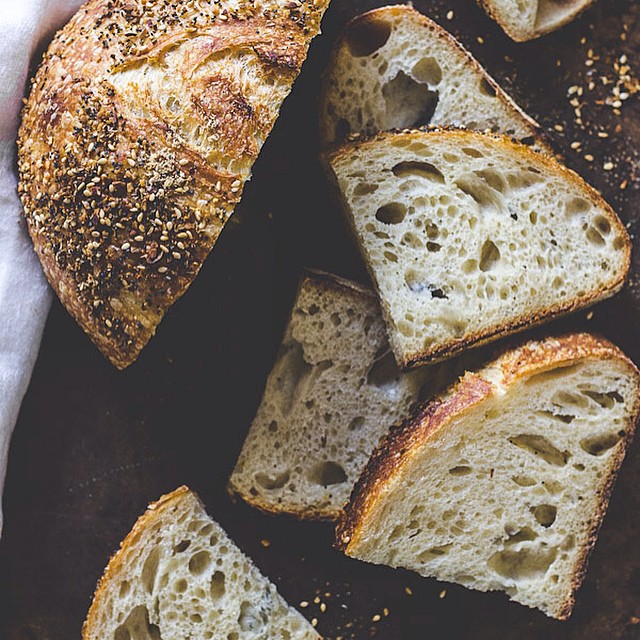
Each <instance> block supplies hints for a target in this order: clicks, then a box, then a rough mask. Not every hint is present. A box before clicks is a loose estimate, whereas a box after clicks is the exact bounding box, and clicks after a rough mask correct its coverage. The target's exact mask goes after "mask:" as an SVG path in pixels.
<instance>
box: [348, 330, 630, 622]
mask: <svg viewBox="0 0 640 640" xmlns="http://www.w3.org/2000/svg"><path fill="white" fill-rule="evenodd" d="M639 393H640V373H639V372H638V370H637V369H636V367H635V366H634V365H633V363H632V362H631V361H630V360H628V359H627V358H626V357H625V356H624V354H623V353H622V352H621V351H620V350H619V349H617V348H616V347H614V346H613V345H612V344H611V343H609V342H607V341H605V340H603V339H599V338H596V337H593V336H590V335H588V334H572V335H568V336H563V337H561V338H548V339H545V340H542V341H540V342H530V343H527V344H525V345H523V346H521V347H520V348H517V349H514V350H511V351H508V352H506V353H505V354H504V355H502V356H501V357H500V358H498V360H496V361H495V362H494V363H492V364H491V365H490V366H488V367H487V368H485V369H483V370H481V371H479V372H478V373H476V374H472V373H468V374H466V375H465V377H464V378H462V379H461V380H460V382H459V383H458V384H457V385H456V386H455V387H454V388H453V389H451V390H450V391H449V393H448V394H446V395H444V396H443V397H441V398H439V399H438V400H435V401H433V402H431V403H430V404H427V405H426V406H424V407H423V408H422V409H421V410H420V411H419V412H418V413H417V414H416V415H415V416H414V417H413V418H412V419H410V420H409V421H407V422H406V423H405V424H404V425H403V426H402V427H401V428H398V429H396V430H393V431H392V433H391V434H390V435H389V437H388V438H387V440H386V441H385V442H384V443H383V444H382V445H381V446H380V447H379V449H378V450H377V451H376V452H375V453H374V455H373V456H372V458H371V460H370V461H369V463H368V465H367V467H366V469H365V471H364V473H363V474H362V476H361V477H360V479H359V480H358V483H357V485H356V488H355V490H354V493H353V495H352V497H351V501H350V502H349V504H348V505H347V507H346V515H345V516H344V518H343V519H342V520H341V522H340V523H339V526H338V531H337V542H338V545H339V546H340V547H341V548H342V549H343V550H344V551H345V552H346V553H347V554H348V555H350V556H353V557H354V558H359V559H361V560H366V561H368V562H373V563H377V564H385V565H390V566H393V567H405V568H408V569H412V570H414V571H417V572H418V573H420V574H422V575H424V576H431V577H435V578H438V579H439V580H446V581H450V582H457V583H460V584H463V585H465V586H466V587H469V588H473V589H479V590H481V591H490V590H503V591H506V592H507V594H508V595H509V596H510V597H511V599H513V600H515V601H517V602H520V603H521V604H524V605H527V606H530V607H538V608H539V609H541V610H542V611H544V612H545V613H546V614H547V615H549V616H553V617H555V618H559V619H565V618H567V617H568V616H569V615H570V613H571V609H572V606H573V604H574V594H575V592H576V590H577V589H578V587H579V586H580V583H581V582H582V579H583V576H584V572H585V569H586V562H587V557H588V555H589V552H590V551H591V548H592V547H593V545H594V543H595V540H596V536H597V533H598V529H599V527H600V523H601V521H602V518H603V516H604V513H605V511H606V508H607V503H608V499H609V494H610V491H611V488H612V485H613V482H614V479H615V476H616V473H617V471H618V468H619V466H620V464H621V463H622V460H623V458H624V455H625V452H626V449H627V446H628V444H629V442H630V440H631V438H632V436H633V432H634V428H635V422H636V419H637V415H638V410H639V397H640V396H639Z"/></svg>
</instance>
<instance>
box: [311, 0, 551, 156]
mask: <svg viewBox="0 0 640 640" xmlns="http://www.w3.org/2000/svg"><path fill="white" fill-rule="evenodd" d="M426 124H433V125H447V126H449V125H453V126H459V127H465V128H467V129H480V130H485V129H487V130H491V131H497V132H501V133H504V134H507V135H509V136H511V137H514V138H519V139H528V140H530V141H531V142H533V143H534V144H535V146H537V147H538V148H541V149H546V148H547V146H546V144H545V143H544V141H543V140H542V139H541V137H540V136H541V129H540V127H539V125H538V124H537V123H536V122H535V121H534V120H532V119H531V118H530V117H529V116H528V115H527V114H526V113H524V112H523V111H522V110H521V109H520V108H519V107H518V106H517V105H516V104H515V103H514V101H513V100H512V99H511V98H510V97H509V96H508V95H507V94H506V93H505V92H504V91H503V90H502V89H501V88H500V87H499V86H498V85H497V84H496V82H495V81H494V80H493V78H491V76H489V74H488V73H487V72H486V71H485V70H484V69H483V68H482V66H481V65H480V64H479V63H478V62H477V61H476V60H475V59H474V58H473V56H472V55H471V54H470V53H469V52H468V51H466V50H465V49H464V47H463V46H462V45H461V44H460V43H459V42H458V41H457V40H456V39H455V38H454V37H453V36H452V35H451V34H450V33H448V32H447V31H445V30H444V29H443V28H442V27H440V26H439V25H438V24H436V23H435V22H433V21H432V20H430V19H429V18H427V17H425V16H423V15H422V14H421V13H418V12H417V11H415V10H414V9H412V8H411V7H408V6H405V5H396V6H389V7H382V8H380V9H374V10H373V11H368V12H367V13H364V14H362V15H360V16H358V17H356V18H354V19H353V20H352V21H351V22H350V23H349V24H348V26H347V28H346V30H345V32H344V34H343V35H342V37H341V39H340V40H339V41H338V43H337V45H336V47H335V49H334V52H333V55H332V58H331V61H330V62H329V65H328V67H327V70H326V72H325V76H324V82H323V92H322V96H321V98H320V141H321V144H322V145H323V146H324V147H328V146H331V145H334V144H336V143H341V142H343V141H344V140H345V139H346V137H347V136H348V135H349V134H354V133H360V134H365V135H371V134H373V133H376V132H378V131H386V130H390V129H405V128H415V127H418V126H423V125H426Z"/></svg>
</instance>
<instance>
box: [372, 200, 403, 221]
mask: <svg viewBox="0 0 640 640" xmlns="http://www.w3.org/2000/svg"><path fill="white" fill-rule="evenodd" d="M406 215H407V207H405V206H404V205H403V204H402V203H400V202H390V203H389V204H385V205H383V206H382V207H380V208H379V209H378V210H377V211H376V219H377V220H378V221H379V222H382V223H383V224H400V223H401V222H402V221H403V220H404V218H405V216H406Z"/></svg>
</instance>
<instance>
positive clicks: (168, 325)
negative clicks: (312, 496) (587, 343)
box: [0, 0, 640, 640]
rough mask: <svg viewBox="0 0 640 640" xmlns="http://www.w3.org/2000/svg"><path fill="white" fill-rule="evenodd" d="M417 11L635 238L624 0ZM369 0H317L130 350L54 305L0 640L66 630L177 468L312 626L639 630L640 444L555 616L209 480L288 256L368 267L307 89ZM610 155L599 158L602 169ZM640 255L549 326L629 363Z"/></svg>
mask: <svg viewBox="0 0 640 640" xmlns="http://www.w3.org/2000/svg"><path fill="white" fill-rule="evenodd" d="M414 4H415V7H416V8H417V9H419V10H421V11H423V12H424V13H426V14H427V15H429V16H431V17H433V18H434V19H436V20H437V21H438V22H440V23H441V24H443V25H444V26H445V27H446V28H448V29H449V30H451V31H452V32H453V33H454V34H455V35H456V36H458V37H459V38H460V39H461V41H462V42H463V43H464V44H465V45H466V46H467V47H468V48H469V49H470V50H471V51H472V52H473V53H474V55H475V56H476V57H477V58H478V59H479V60H480V61H481V62H482V63H483V64H484V65H485V66H486V67H487V68H488V69H489V71H490V72H491V73H492V74H493V75H494V76H495V77H496V79H497V80H498V81H499V82H501V83H502V84H503V86H504V87H505V88H506V89H507V91H509V92H510V93H511V95H512V96H513V97H514V98H515V99H516V101H517V102H519V104H520V105H521V106H522V107H523V108H524V109H525V110H527V111H528V112H529V113H530V114H531V115H533V116H534V117H536V118H537V119H538V120H539V121H540V122H541V124H542V125H543V126H544V127H545V129H547V130H548V131H549V133H550V135H551V138H552V140H553V142H554V144H555V145H556V147H557V149H558V151H559V152H560V153H562V154H563V155H564V156H565V157H566V161H567V163H568V164H569V166H571V167H572V168H574V169H576V170H577V171H579V172H580V173H581V174H582V175H583V176H584V177H585V178H586V179H587V180H588V181H590V182H591V183H592V184H593V185H594V186H596V187H597V188H599V189H600V190H601V191H602V192H603V194H604V195H605V197H606V198H607V199H608V200H609V202H610V203H611V204H612V205H613V206H614V208H616V209H617V211H618V212H619V213H620V215H621V217H622V218H623V220H624V221H625V222H626V223H627V224H628V225H629V230H630V233H631V234H632V235H635V232H636V230H637V227H638V220H639V217H640V216H639V214H638V205H640V194H639V185H638V182H637V180H636V172H637V171H638V167H639V166H640V165H639V162H638V154H637V151H636V150H637V149H638V147H640V118H639V115H640V103H639V102H638V97H637V96H634V95H632V96H631V97H630V98H629V99H628V100H627V101H626V102H625V104H624V105H623V107H622V108H621V109H619V110H618V111H619V112H618V113H616V112H615V110H614V107H612V106H611V105H610V104H607V98H610V97H611V95H612V86H613V85H611V84H603V82H602V80H601V78H602V77H606V78H608V79H609V81H613V82H614V83H615V81H616V79H617V78H618V75H619V73H618V71H616V69H615V62H616V61H618V62H619V59H620V56H622V55H626V56H627V60H628V62H627V64H628V66H630V67H631V69H632V70H636V71H637V72H638V73H640V6H639V4H638V3H637V2H635V0H601V1H600V2H598V3H596V5H595V6H594V7H592V9H591V10H589V11H588V12H587V13H585V14H584V15H583V16H582V18H580V19H579V20H577V21H576V22H575V23H573V24H572V25H570V26H568V27H566V28H564V29H562V30H561V31H560V32H557V33H555V34H552V35H550V36H547V37H545V38H542V39H540V40H538V41H535V42H532V43H527V44H519V45H518V44H514V43H513V42H511V41H510V40H509V39H508V38H507V37H506V36H505V35H504V34H503V33H502V32H501V31H500V29H499V28H498V27H497V26H496V25H495V24H494V23H493V22H491V21H490V20H489V19H488V18H487V17H486V15H485V14H484V13H483V12H482V11H481V10H480V9H479V8H478V7H477V6H476V5H475V4H474V3H473V2H472V1H471V0H447V1H446V2H443V1H441V0H433V1H428V0H424V1H418V0H416V2H415V3H414ZM379 5H381V3H380V2H364V1H362V2H360V1H354V0H348V1H347V0H334V2H333V5H332V6H331V7H330V9H329V11H328V12H327V15H326V18H325V21H324V33H323V35H322V36H321V37H319V38H318V39H317V40H316V41H315V42H314V44H313V46H312V49H311V52H310V56H309V59H308V61H307V63H306V65H305V67H304V70H303V72H302V75H301V77H300V79H299V80H298V82H297V83H296V86H295V89H294V91H293V93H292V95H291V96H290V98H289V99H288V100H287V102H286V104H285V106H284V108H283V110H282V115H281V117H280V119H279V121H278V123H277V125H276V128H275V130H274V132H273V135H272V136H271V138H270V139H269V141H268V142H267V144H266V145H265V148H264V151H263V153H262V155H261V157H260V159H259V161H258V163H257V164H256V167H255V172H254V178H253V180H252V182H251V184H250V185H249V187H248V188H247V190H246V194H245V197H244V199H243V202H242V204H241V206H240V208H239V210H238V213H237V215H236V221H235V222H234V223H232V224H230V225H228V228H227V229H226V230H225V232H224V233H223V235H222V237H221V238H220V240H219V242H218V245H217V246H216V248H215V249H214V251H213V253H212V255H211V256H210V258H209V259H208V261H207V262H206V264H205V266H204V268H203V270H202V273H201V274H200V276H199V277H198V279H197V281H196V282H195V283H194V285H193V286H192V287H191V289H190V290H189V292H188V293H187V294H186V295H185V296H184V298H183V299H182V300H181V301H180V302H179V303H178V304H176V305H175V307H174V308H173V309H172V310H171V311H170V312H169V314H168V315H167V317H166V319H165V320H164V322H163V323H162V325H161V326H160V329H159V331H158V334H157V336H156V337H155V338H154V339H153V340H152V342H151V343H150V345H149V346H148V348H147V349H146V350H145V351H144V352H143V354H142V356H141V357H140V359H139V360H138V362H137V363H136V364H134V365H133V366H132V367H131V368H129V369H128V370H127V371H125V372H122V373H119V372H117V371H116V370H115V369H113V368H112V367H111V366H110V365H109V364H107V362H106V361H104V360H103V359H102V357H101V356H100V354H99V353H98V352H97V351H96V349H95V348H94V347H93V346H92V345H91V344H90V342H89V340H88V339H87V338H86V337H85V336H84V335H83V333H82V332H81V331H80V330H79V329H78V328H77V326H76V325H75V324H74V322H73V321H72V320H71V318H70V317H69V316H68V315H67V314H66V312H65V311H64V310H63V309H62V308H61V306H60V305H59V304H58V303H57V302H55V303H54V305H53V309H52V312H51V315H50V317H49V321H48V324H47V328H46V331H45V335H44V340H43V343H42V350H41V353H40V357H39V360H38V363H37V365H36V368H35V371H34V375H33V380H32V383H31V387H30V389H29V392H28V394H27V396H26V398H25V401H24V405H23V407H22V412H21V414H20V418H19V421H18V424H17V427H16V431H15V435H14V439H13V443H12V446H11V451H10V459H9V469H8V476H7V483H6V492H5V499H4V513H5V530H4V537H3V539H2V542H1V543H0V616H1V619H0V638H3V639H4V638H6V639H9V640H28V639H31V638H34V639H35V638H37V639H38V640H49V639H55V640H59V639H63V638H65V639H66V638H77V637H79V635H80V629H81V624H82V621H83V619H84V616H85V614H86V611H87V609H88V607H89V603H90V601H91V596H92V593H93V589H94V586H95V583H96V581H97V580H98V578H99V577H100V575H101V573H102V570H103V568H104V566H105V565H106V562H107V560H108V558H109V556H110V555H111V554H112V553H113V551H114V550H115V549H116V548H117V545H118V543H119V542H120V540H121V539H122V538H123V537H124V536H125V534H126V533H127V532H128V531H129V529H130V527H131V525H132V524H133V522H134V521H135V519H136V518H137V517H138V516H139V515H140V514H141V513H142V512H143V510H144V509H145V507H146V505H147V503H148V502H149V501H151V500H154V499H156V498H158V497H159V496H160V495H161V494H162V493H165V492H168V491H171V490H173V489H174V488H176V487H177V486H178V485H180V484H183V483H186V484H188V485H189V486H191V487H192V488H193V489H196V490H197V491H198V492H199V493H200V495H201V496H202V497H203V499H204V501H205V502H206V505H207V508H208V510H209V512H210V513H211V514H212V516H214V517H215V518H216V519H217V520H219V521H220V522H221V523H222V524H223V526H224V527H225V528H226V529H227V531H228V532H229V533H230V535H231V536H232V538H234V539H235V540H236V541H237V542H238V543H239V545H240V546H241V547H242V548H243V549H244V550H245V551H246V552H247V553H248V554H249V555H250V556H251V557H252V558H253V559H254V560H255V562H256V563H257V565H258V566H259V567H260V568H261V569H262V570H263V571H264V573H265V574H266V575H267V576H269V577H270V578H271V579H272V580H273V581H274V582H275V583H276V584H277V585H278V587H279V589H280V591H281V592H282V593H283V594H284V596H285V597H286V598H287V599H288V600H289V601H290V602H291V603H292V604H294V605H298V604H299V603H300V602H301V601H308V602H309V603H310V604H309V606H308V607H306V608H304V609H302V610H303V612H304V614H305V615H306V616H307V617H308V618H310V619H311V618H314V617H315V618H317V620H318V629H319V631H320V632H321V633H323V634H324V635H325V636H326V637H327V638H338V637H343V638H368V637H377V638H381V639H402V640H411V639H413V638H416V639H417V638H430V637H440V638H455V639H458V638H460V639H462V638H474V639H477V640H481V639H485V638H486V639H492V640H495V639H511V638H514V639H515V638H517V639H518V640H528V639H533V638H544V639H549V640H552V639H576V640H577V639H580V640H582V639H585V640H595V639H603V640H605V639H606V640H612V639H618V638H619V639H623V638H624V639H625V640H631V639H634V638H640V545H639V544H638V538H639V536H640V491H639V490H638V487H639V486H640V440H638V441H637V442H636V443H635V444H634V445H633V446H632V448H631V450H630V452H629V455H628V457H627V460H626V462H625V464H624V466H623V468H622V471H621V474H620V477H619V480H618V483H617V485H616V488H615V490H614V493H613V498H612V501H611V506H610V509H609V513H608V515H607V517H606V519H605V522H604V526H603V528H602V532H601V534H600V538H599V540H598V543H597V545H596V548H595V551H594V553H593V556H592V558H591V562H590V565H589V570H588V573H587V578H586V581H585V583H584V585H583V587H582V589H581V590H580V592H579V595H578V602H577V606H576V609H575V612H574V614H573V616H572V618H571V619H570V620H569V621H568V622H565V623H561V622H557V621H553V620H550V619H547V618H546V617H545V616H544V615H542V614H541V613H538V612H536V611H533V610H528V609H526V608H524V607H521V606H519V605H517V604H514V603H510V602H508V600H507V599H506V597H505V596H504V595H502V594H497V593H493V594H483V593H477V592H472V591H468V590H466V589H463V588H462V587H458V586H455V585H446V584H443V583H439V582H437V581H435V580H425V579H421V578H420V577H418V576H417V575H414V574H411V573H409V572H405V571H401V570H392V569H388V568H385V567H376V566H369V565H365V564H362V563H359V562H356V561H354V560H350V559H347V558H345V557H343V556H341V555H340V554H339V553H338V552H337V551H335V550H333V549H332V547H331V541H332V528H331V527H330V526H329V525H326V524H315V523H300V522H296V521H294V520H292V519H289V518H276V517H269V516H265V515H262V514H260V513H258V512H256V511H253V510H252V509H250V508H248V507H246V506H245V505H243V504H232V503H231V502H230V500H229V499H228V497H227V496H226V494H225V490H224V487H225V484H226V479H227V477H228V475H229V472H230V470H231V468H232V465H233V464H234V462H235V459H236V456H237V454H238V451H239V449H240V446H241V444H242V440H243V437H244V434H245V433H246V431H247V428H248V426H249V423H250V421H251V418H252V416H253V413H254V411H255V409H256V407H257V404H258V402H259V399H260V394H261V391H262V385H263V384H264V381H265V377H266V374H267V372H268V370H269V367H270V365H271V363H272V361H273V358H274V355H275V352H276V349H277V347H278V344H279V340H280V336H281V333H282V331H283V327H284V323H285V321H286V317H287V314H288V310H289V306H290V303H291V300H292V297H293V294H294V290H295V285H296V281H297V278H298V276H299V273H300V269H301V267H303V266H314V267H322V268H325V269H329V270H332V271H335V272H337V273H340V274H342V275H345V276H351V277H356V278H360V279H365V278H366V275H365V272H364V269H363V266H362V264H361V262H360V260H359V257H358V255H357V252H356V251H355V249H354V248H353V245H352V243H351V240H350V238H349V236H348V234H347V233H346V232H345V228H344V226H343V223H342V220H341V217H340V215H339V213H338V212H337V211H336V210H335V207H333V206H332V204H331V201H330V199H329V196H328V193H327V189H326V186H325V183H324V180H323V176H322V173H321V171H320V167H319V164H318V161H317V140H316V110H315V103H316V99H317V96H318V92H319V79H320V74H321V71H322V69H323V67H324V65H325V63H326V60H327V57H328V53H329V50H330V47H331V45H332V42H333V41H334V40H335V38H336V37H337V35H338V33H339V31H340V29H341V28H342V26H343V25H344V24H345V22H346V21H347V20H348V18H350V17H351V16H353V15H355V14H356V13H358V12H359V11H361V10H365V9H369V8H372V7H375V6H379ZM450 11H453V19H449V18H448V17H447V14H449V12H450ZM449 15H450V14H449ZM588 60H592V62H588ZM590 80H593V81H594V84H595V87H594V88H593V89H592V90H589V89H588V85H589V81H590ZM572 86H578V87H583V88H584V93H583V95H582V96H581V97H578V99H579V102H580V108H581V113H582V124H580V123H578V122H576V113H575V111H574V109H575V105H572V104H571V103H570V100H571V99H572V97H576V96H569V95H568V90H569V88H570V87H572ZM609 102H611V100H609ZM556 125H560V126H561V127H562V130H561V131H559V130H556V129H555V128H554V127H555V126H556ZM598 132H601V133H602V132H604V133H606V134H608V137H599V136H598ZM574 142H580V143H581V146H580V148H579V149H574V148H572V143H574ZM573 146H574V147H575V145H573ZM588 154H590V155H591V156H593V160H592V161H589V160H588V159H585V155H588ZM607 161H611V162H613V163H614V165H615V166H614V169H613V170H611V171H604V170H603V165H604V163H605V162H607ZM625 181H626V185H625ZM621 185H624V186H626V188H622V187H621ZM639 267H640V265H639V258H638V252H637V251H636V252H635V254H634V267H633V275H632V278H631V282H630V284H629V285H628V286H627V288H626V289H625V290H624V291H623V292H622V293H621V294H620V295H618V296H617V297H616V298H615V299H613V300H611V301H608V302H605V303H603V304H600V305H598V306H597V307H595V308H594V309H593V316H592V317H591V316H590V315H587V313H586V312H584V311H583V312H580V313H578V314H576V315H574V316H573V317H571V318H568V319H565V320H561V321H559V322H556V323H553V324H552V325H548V327H547V330H560V329H566V328H581V329H585V328H586V329H593V330H596V331H599V332H601V333H603V334H604V335H606V336H608V337H609V338H610V339H612V340H614V341H615V342H617V343H618V344H619V345H620V346H622V347H623V348H624V349H625V350H626V351H627V353H628V354H629V355H630V356H631V357H632V358H634V359H635V360H636V361H637V362H639V361H640V343H639V341H638V339H637V338H638V320H639V317H640V293H639V290H638V275H639V274H640V269H639ZM266 540H268V541H269V543H270V544H267V543H266V542H264V541H266ZM409 592H410V593H409ZM314 599H315V600H316V601H315V602H314ZM321 602H324V603H325V604H326V605H327V606H326V611H325V612H322V611H321V608H320V603H321ZM385 612H387V613H388V615H385ZM376 615H379V616H380V620H379V621H374V617H375V616H376ZM376 620H377V618H376ZM165 640H174V639H165ZM194 640H195V639H194Z"/></svg>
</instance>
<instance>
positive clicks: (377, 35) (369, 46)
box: [345, 15, 391, 58]
mask: <svg viewBox="0 0 640 640" xmlns="http://www.w3.org/2000/svg"><path fill="white" fill-rule="evenodd" d="M390 36H391V25H390V24H389V23H388V22H387V21H385V20H380V19H378V18H376V17H375V16H370V15H369V16H367V15H365V16H363V17H361V18H360V19H358V20H355V21H354V22H352V23H351V25H349V28H348V30H347V33H346V37H345V40H346V43H347V47H348V48H349V52H350V53H351V55H352V56H353V57H354V58H364V57H366V56H370V55H372V54H373V53H375V52H376V51H377V50H378V49H381V48H382V47H384V45H385V44H386V43H387V41H388V40H389V37H390Z"/></svg>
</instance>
